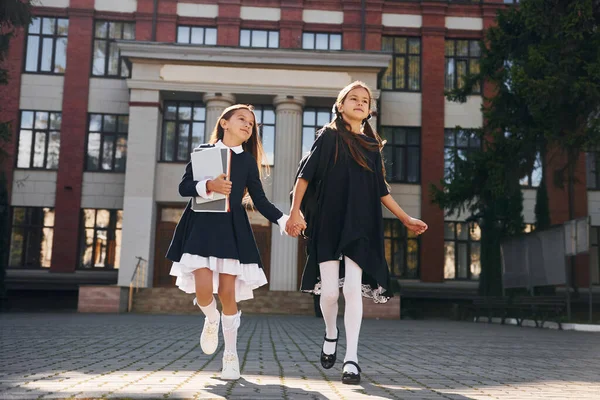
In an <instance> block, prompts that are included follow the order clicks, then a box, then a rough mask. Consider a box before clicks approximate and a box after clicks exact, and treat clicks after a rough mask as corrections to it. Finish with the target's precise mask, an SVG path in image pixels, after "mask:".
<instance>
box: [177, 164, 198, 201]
mask: <svg viewBox="0 0 600 400" xmlns="http://www.w3.org/2000/svg"><path fill="white" fill-rule="evenodd" d="M197 184H198V181H195V180H194V175H193V174H192V162H191V161H190V162H189V163H188V164H187V165H186V166H185V173H184V174H183V177H182V178H181V182H180V183H179V195H180V196H182V197H196V196H198V191H197V190H196V185H197Z"/></svg>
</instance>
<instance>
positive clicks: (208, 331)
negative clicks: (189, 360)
mask: <svg viewBox="0 0 600 400" xmlns="http://www.w3.org/2000/svg"><path fill="white" fill-rule="evenodd" d="M220 321H221V319H220V318H219V319H217V321H216V322H209V321H208V318H204V328H202V335H201V336H200V347H201V348H202V351H203V352H204V354H213V353H214V352H215V351H217V347H219V323H220Z"/></svg>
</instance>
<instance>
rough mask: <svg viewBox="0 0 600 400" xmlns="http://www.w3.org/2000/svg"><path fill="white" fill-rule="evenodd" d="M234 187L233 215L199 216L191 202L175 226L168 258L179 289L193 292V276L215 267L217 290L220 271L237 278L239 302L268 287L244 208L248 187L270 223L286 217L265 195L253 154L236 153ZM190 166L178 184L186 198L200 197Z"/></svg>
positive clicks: (214, 283) (233, 163)
mask: <svg viewBox="0 0 600 400" xmlns="http://www.w3.org/2000/svg"><path fill="white" fill-rule="evenodd" d="M230 179H231V183H232V188H231V194H230V196H229V202H230V210H231V211H230V212H194V211H192V209H191V201H190V202H188V205H187V206H186V208H185V211H184V212H183V215H182V216H181V219H180V220H179V223H178V224H177V227H176V228H175V233H174V235H173V239H172V241H171V244H170V246H169V250H168V251H167V254H166V257H167V258H168V259H169V260H171V261H173V262H174V264H173V267H172V268H171V275H174V276H177V282H176V285H177V286H178V287H179V288H180V289H182V290H183V291H185V292H186V293H194V291H195V289H194V281H193V279H194V278H193V275H192V274H191V272H192V271H193V270H194V269H198V268H203V267H206V268H210V269H211V270H213V272H215V274H214V277H215V279H213V291H214V292H215V293H216V292H217V289H218V286H217V285H218V273H228V274H231V275H237V276H238V279H237V281H238V282H236V300H237V301H241V300H246V299H249V298H252V292H251V291H252V290H253V289H255V288H256V287H258V286H261V285H263V284H265V283H266V277H265V275H264V272H263V270H262V261H261V259H260V255H259V252H258V248H257V246H256V241H255V239H254V233H253V232H252V227H251V225H250V221H249V219H248V215H247V213H246V209H245V208H244V205H243V204H242V198H243V195H244V189H245V188H246V187H247V188H248V193H249V194H250V196H251V198H252V201H253V203H254V207H255V208H256V209H257V210H258V211H259V212H260V213H261V214H262V215H263V216H265V217H266V218H267V219H268V220H269V221H271V222H272V223H274V224H277V220H278V219H280V218H281V217H282V216H283V213H282V212H281V211H280V210H278V209H277V208H276V207H275V206H274V205H273V204H272V203H271V202H270V201H269V200H268V199H267V197H266V196H265V193H264V190H263V187H262V183H261V180H260V176H259V173H258V166H257V165H256V160H255V159H254V157H252V155H251V154H250V153H247V152H241V153H239V154H236V153H234V152H232V154H231V172H230ZM197 184H198V181H194V179H193V174H192V165H191V163H188V165H187V166H186V168H185V173H184V175H183V178H182V180H181V183H180V184H179V194H180V195H181V196H183V197H194V196H198V193H197V191H196V185H197Z"/></svg>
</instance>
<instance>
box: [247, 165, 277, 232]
mask: <svg viewBox="0 0 600 400" xmlns="http://www.w3.org/2000/svg"><path fill="white" fill-rule="evenodd" d="M251 158H252V160H251V162H250V164H251V165H250V167H249V171H248V181H247V182H246V187H247V188H248V193H249V194H250V197H252V201H253V202H254V206H255V207H256V209H257V210H258V212H260V213H261V214H262V215H263V216H264V217H265V218H266V219H268V220H269V221H271V222H272V223H274V224H277V223H278V220H279V219H280V218H281V217H282V216H283V213H282V212H281V211H280V210H279V209H278V208H277V207H275V206H274V205H273V203H271V202H270V201H269V199H267V196H265V191H264V190H263V186H262V182H261V181H260V175H259V173H258V166H257V165H256V162H255V161H254V158H253V157H251Z"/></svg>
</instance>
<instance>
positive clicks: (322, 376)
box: [0, 314, 600, 400]
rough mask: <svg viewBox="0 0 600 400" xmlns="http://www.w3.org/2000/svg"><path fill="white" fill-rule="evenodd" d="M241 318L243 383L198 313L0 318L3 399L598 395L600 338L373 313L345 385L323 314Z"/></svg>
mask: <svg viewBox="0 0 600 400" xmlns="http://www.w3.org/2000/svg"><path fill="white" fill-rule="evenodd" d="M242 321H243V322H242V327H241V330H240V332H241V334H240V337H239V345H238V350H239V355H240V359H241V363H242V379H240V380H238V381H236V382H225V381H221V380H220V379H219V378H218V376H219V374H218V371H219V369H220V367H221V352H220V351H219V353H217V354H215V355H212V356H207V355H205V354H203V353H202V352H201V350H200V347H199V344H198V337H199V334H200V329H201V318H200V316H198V317H191V316H151V315H88V314H84V315H82V314H4V315H0V347H1V348H0V357H1V359H0V399H51V398H99V397H104V398H129V399H139V398H144V399H171V398H177V399H208V398H211V399H223V398H231V399H252V398H254V399H425V400H427V399H519V400H521V399H578V400H581V399H600V334H594V333H581V332H564V331H562V332H561V331H554V330H541V329H532V328H517V327H512V326H499V325H488V324H474V323H466V322H463V323H460V322H448V321H375V320H366V321H364V322H363V329H362V336H361V344H360V347H359V356H360V357H361V359H360V364H361V366H362V368H363V384H362V385H360V386H347V385H342V384H341V382H340V375H341V363H340V362H338V363H337V364H336V365H335V367H334V368H333V369H331V370H323V369H322V368H321V366H320V363H319V351H320V349H319V347H320V345H321V340H322V333H323V325H322V321H321V320H320V319H317V318H314V317H292V316H268V317H265V316H242ZM340 323H342V321H341V320H340ZM340 328H341V329H340V330H341V333H342V340H341V342H340V348H339V350H340V351H341V358H343V353H344V345H345V340H344V339H343V333H344V331H343V325H340ZM220 350H222V349H220Z"/></svg>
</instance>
